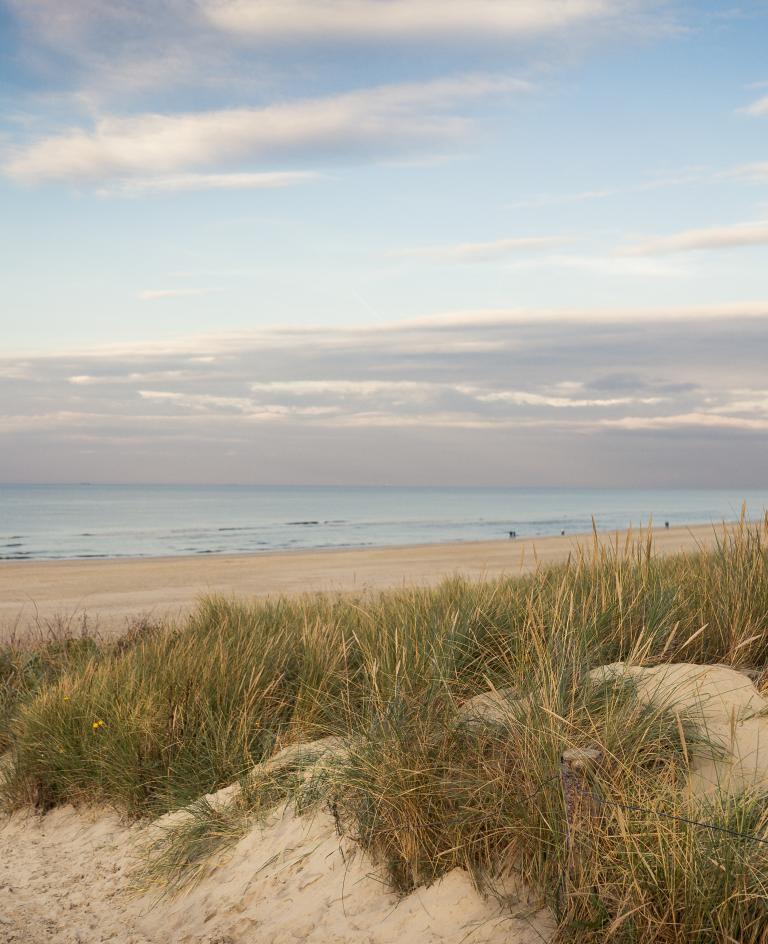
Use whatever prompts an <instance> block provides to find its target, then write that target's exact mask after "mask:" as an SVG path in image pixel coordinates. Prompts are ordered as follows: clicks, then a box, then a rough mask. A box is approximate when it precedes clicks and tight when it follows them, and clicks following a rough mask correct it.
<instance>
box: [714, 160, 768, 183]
mask: <svg viewBox="0 0 768 944" xmlns="http://www.w3.org/2000/svg"><path fill="white" fill-rule="evenodd" d="M721 176H723V177H740V178H742V179H743V180H751V181H753V182H755V183H762V182H763V181H765V180H768V161H754V162H752V163H750V164H739V165H738V166H737V167H733V168H731V170H728V171H725V172H724V173H723V174H722V175H721Z"/></svg>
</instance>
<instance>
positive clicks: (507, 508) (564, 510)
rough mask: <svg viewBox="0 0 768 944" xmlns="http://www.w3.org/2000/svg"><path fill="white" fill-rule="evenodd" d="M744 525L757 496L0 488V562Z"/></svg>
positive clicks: (760, 498) (767, 499)
mask: <svg viewBox="0 0 768 944" xmlns="http://www.w3.org/2000/svg"><path fill="white" fill-rule="evenodd" d="M742 501H746V502H747V508H748V512H749V514H750V515H751V516H757V515H761V514H762V513H764V511H765V510H766V509H767V508H768V490H765V491H761V492H755V491H725V490H704V489H694V490H684V489H679V490H678V489H676V490H649V491H638V490H624V489H603V490H592V489H551V488H546V489H545V488H541V489H537V488H397V487H387V488H377V487H370V488H364V487H360V488H347V487H311V488H310V487H291V486H285V487H272V486H175V485H174V486H171V485H168V486H163V485H159V486H144V485H141V486H138V485H137V486H123V485H71V486H60V485H36V486H24V485H0V558H4V559H18V560H30V559H44V558H87V557H142V556H158V555H178V554H218V553H229V554H232V553H242V552H253V551H272V550H299V549H302V548H329V547H365V546H384V545H393V544H426V543H432V542H445V541H471V540H493V539H495V538H498V539H506V538H507V534H508V532H509V531H510V530H515V531H516V532H517V534H518V536H520V537H529V536H541V535H549V534H560V532H561V531H563V530H565V531H566V532H567V533H569V534H573V533H575V532H579V531H588V530H589V529H590V528H591V521H592V517H593V516H594V518H595V521H596V524H597V527H598V528H599V529H611V528H626V527H629V526H630V525H632V526H637V525H639V524H641V523H647V522H648V519H649V518H650V517H651V516H652V517H653V520H654V522H655V523H657V524H659V525H661V524H663V522H664V521H669V522H670V524H673V525H674V524H695V523H707V522H719V521H722V520H723V519H733V518H736V517H738V515H739V511H740V507H741V503H742Z"/></svg>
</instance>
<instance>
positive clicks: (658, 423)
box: [599, 412, 768, 431]
mask: <svg viewBox="0 0 768 944" xmlns="http://www.w3.org/2000/svg"><path fill="white" fill-rule="evenodd" d="M599 425H600V426H603V427H608V428H612V429H627V430H643V429H648V430H653V429H680V428H684V427H701V428H703V429H742V430H749V431H762V430H768V419H754V418H750V417H737V416H720V415H717V414H713V413H706V412H693V413H679V414H675V415H672V416H625V417H622V418H621V419H617V420H611V419H603V420H600V421H599Z"/></svg>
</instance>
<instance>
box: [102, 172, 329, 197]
mask: <svg viewBox="0 0 768 944" xmlns="http://www.w3.org/2000/svg"><path fill="white" fill-rule="evenodd" d="M320 177H321V174H319V173H317V172H316V171H264V172H263V173H239V174H238V173H232V174H169V175H167V176H158V177H133V178H129V179H127V180H119V181H116V182H115V183H114V184H113V185H111V186H109V187H103V188H100V189H99V191H98V192H99V194H100V195H102V196H113V195H117V196H127V197H132V196H138V195H142V194H147V193H162V192H168V193H179V192H183V191H190V190H271V189H274V188H279V187H290V186H292V185H294V184H301V183H306V182H307V181H311V180H317V179H318V178H320Z"/></svg>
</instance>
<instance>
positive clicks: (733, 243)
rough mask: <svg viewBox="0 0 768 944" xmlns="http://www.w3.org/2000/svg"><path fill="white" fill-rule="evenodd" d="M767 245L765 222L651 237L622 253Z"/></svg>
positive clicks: (660, 252)
mask: <svg viewBox="0 0 768 944" xmlns="http://www.w3.org/2000/svg"><path fill="white" fill-rule="evenodd" d="M766 244H768V221H766V220H761V221H758V222H755V223H735V224H732V225H728V226H713V227H710V228H708V229H689V230H684V231H683V232H680V233H672V234H671V235H669V236H652V237H650V238H648V239H646V240H644V241H643V242H640V243H637V244H635V245H633V246H628V247H626V248H625V249H624V250H623V253H624V254H626V255H631V256H652V255H659V254H664V253H671V252H688V251H691V250H698V249H731V248H734V247H737V246H759V245H766Z"/></svg>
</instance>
